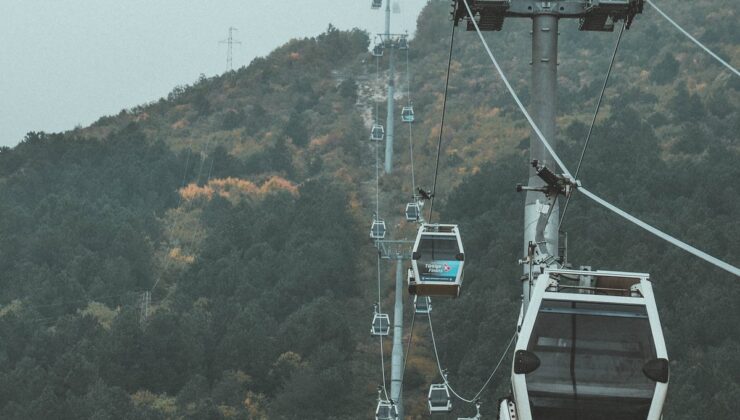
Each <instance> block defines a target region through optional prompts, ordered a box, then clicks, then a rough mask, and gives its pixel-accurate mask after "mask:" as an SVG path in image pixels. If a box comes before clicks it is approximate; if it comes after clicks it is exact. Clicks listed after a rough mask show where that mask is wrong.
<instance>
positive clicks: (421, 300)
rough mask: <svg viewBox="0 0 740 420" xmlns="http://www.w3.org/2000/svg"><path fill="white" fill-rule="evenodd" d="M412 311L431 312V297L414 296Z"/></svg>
mask: <svg viewBox="0 0 740 420" xmlns="http://www.w3.org/2000/svg"><path fill="white" fill-rule="evenodd" d="M414 312H416V313H417V314H428V313H429V312H432V298H430V297H429V296H419V295H416V296H414Z"/></svg>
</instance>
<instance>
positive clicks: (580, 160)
mask: <svg viewBox="0 0 740 420" xmlns="http://www.w3.org/2000/svg"><path fill="white" fill-rule="evenodd" d="M626 26H627V21H623V22H622V28H621V29H620V30H619V35H618V36H617V42H616V44H615V45H614V53H613V54H612V59H611V61H609V68H608V69H607V70H606V77H604V85H603V86H602V87H601V93H600V94H599V100H598V101H597V102H596V110H594V116H593V118H592V119H591V125H590V126H589V127H588V133H587V134H586V141H585V142H584V144H583V150H581V157H580V158H578V165H576V174H575V175H574V176H573V178H575V179H578V173H579V172H580V171H581V163H583V156H584V155H585V154H586V148H588V143H589V141H590V140H591V133H592V132H593V130H594V125H596V116H597V115H599V109H600V108H601V101H602V100H603V99H604V92H605V91H606V85H607V83H608V82H609V75H610V74H611V73H612V67H614V59H615V58H616V57H617V51H618V50H619V43H620V41H621V40H622V34H624V28H625V27H626ZM572 191H573V190H571V193H570V194H568V195H567V196H566V198H565V205H564V206H563V213H562V214H561V215H560V221H559V222H558V230H560V226H562V225H563V220H565V212H567V211H568V203H570V198H571V197H572V196H573V193H572Z"/></svg>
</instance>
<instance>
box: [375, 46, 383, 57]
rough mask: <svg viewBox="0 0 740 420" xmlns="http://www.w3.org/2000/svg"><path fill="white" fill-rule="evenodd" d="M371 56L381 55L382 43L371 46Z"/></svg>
mask: <svg viewBox="0 0 740 420" xmlns="http://www.w3.org/2000/svg"><path fill="white" fill-rule="evenodd" d="M373 56H374V57H382V56H383V44H375V46H374V47H373Z"/></svg>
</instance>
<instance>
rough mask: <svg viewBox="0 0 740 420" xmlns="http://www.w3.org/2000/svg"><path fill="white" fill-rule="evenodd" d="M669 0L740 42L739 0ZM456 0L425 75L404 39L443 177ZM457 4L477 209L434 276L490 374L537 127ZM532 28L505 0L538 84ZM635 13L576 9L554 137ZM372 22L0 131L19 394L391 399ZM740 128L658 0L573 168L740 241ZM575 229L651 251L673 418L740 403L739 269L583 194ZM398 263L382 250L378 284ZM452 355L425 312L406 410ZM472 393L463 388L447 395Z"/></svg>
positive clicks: (398, 205)
mask: <svg viewBox="0 0 740 420" xmlns="http://www.w3.org/2000/svg"><path fill="white" fill-rule="evenodd" d="M664 2H665V3H666V4H671V5H673V6H675V7H673V8H672V15H673V16H674V17H675V18H676V19H677V20H680V21H681V22H682V23H684V24H685V25H686V26H687V28H688V29H689V30H691V31H692V33H694V34H696V35H697V36H699V37H700V38H701V39H702V40H703V41H705V42H707V43H708V45H709V46H710V47H711V48H712V49H714V50H716V51H718V52H719V53H721V54H722V55H723V56H724V57H727V58H728V59H729V61H731V62H733V63H736V64H737V63H740V50H739V49H738V45H737V42H736V40H737V39H740V29H739V28H738V27H737V25H736V21H737V16H736V12H735V11H734V10H735V9H734V3H733V2H731V1H729V0H721V1H712V2H710V1H705V0H703V1H697V2H692V3H691V4H686V3H682V2H675V1H674V2H670V1H668V0H666V1H664ZM448 11H449V3H448V2H447V1H438V2H430V4H429V5H427V7H425V9H424V10H423V11H422V14H421V16H420V18H419V27H418V29H417V32H416V36H415V38H414V39H412V40H411V42H410V50H409V55H408V63H409V70H410V73H409V76H410V82H411V83H410V86H407V84H406V80H407V79H406V76H407V75H406V73H405V70H406V68H405V61H406V56H405V53H403V55H402V56H401V57H399V58H400V60H399V63H400V64H399V65H398V70H399V72H400V74H399V75H398V78H397V80H396V83H397V86H398V91H399V92H401V93H399V95H398V98H397V99H398V103H399V110H400V105H401V104H404V103H406V101H407V99H408V98H406V96H405V92H406V91H407V88H408V91H409V92H410V95H411V98H410V100H412V101H413V103H414V107H415V111H416V116H417V122H416V123H414V124H413V127H412V134H413V140H414V147H415V154H414V159H415V166H416V169H417V172H416V180H417V183H418V184H419V185H421V186H425V187H427V188H428V187H431V183H432V175H433V170H434V167H433V162H434V159H435V157H436V140H437V137H438V135H439V119H440V116H441V109H442V101H443V98H442V92H443V88H444V80H445V71H446V65H447V53H448V46H449V34H450V22H449V19H448V18H449V15H448ZM459 30H460V32H458V33H457V34H456V40H455V48H454V50H453V59H452V63H451V75H450V86H449V96H448V102H447V117H446V123H445V131H444V136H443V139H444V143H443V146H444V147H443V155H442V159H441V164H440V165H441V166H440V175H439V177H440V178H439V180H440V182H439V185H438V188H437V193H438V197H439V203H441V204H439V206H438V207H439V209H440V215H439V220H444V221H449V222H455V223H459V224H460V226H461V230H462V233H463V240H464V242H465V249H466V262H467V264H466V271H467V274H466V276H465V284H464V286H463V292H462V295H461V297H460V298H459V299H456V300H454V301H443V300H442V299H438V300H435V302H434V311H433V317H434V320H435V333H436V338H437V342H438V344H439V350H440V359H441V362H442V364H443V366H444V367H445V368H447V369H449V372H450V381H451V382H452V383H453V384H454V385H455V386H456V388H458V390H459V391H460V392H462V393H463V394H465V395H471V394H474V393H475V392H476V391H477V389H478V387H479V386H480V384H481V383H483V381H484V380H485V379H486V378H487V376H488V374H489V373H490V371H491V369H492V368H493V366H494V365H495V363H496V361H497V359H498V357H499V354H500V352H501V351H502V350H503V349H504V348H505V347H506V344H507V343H508V340H509V338H510V337H511V334H512V333H513V330H514V325H515V321H516V316H517V315H518V309H519V294H520V292H521V290H520V289H519V287H520V284H519V273H520V270H521V268H520V267H519V266H517V265H516V261H517V260H518V259H519V258H521V255H520V253H521V226H522V202H523V197H522V196H519V195H517V194H516V193H515V192H514V186H515V184H517V183H520V182H524V181H525V180H526V176H527V159H528V152H527V147H528V143H529V139H528V136H529V130H528V128H527V125H526V121H525V120H524V119H523V117H522V116H521V114H520V113H519V111H518V110H517V109H516V107H515V106H514V105H513V102H512V101H511V99H510V97H509V96H508V95H507V94H506V92H505V88H504V86H503V84H502V83H501V81H500V80H499V79H498V77H497V76H496V75H495V74H494V71H493V69H492V67H491V65H490V62H489V61H488V58H487V57H486V56H485V55H484V51H483V49H482V47H481V45H480V43H479V41H478V39H477V38H476V37H475V35H474V34H471V33H464V32H462V28H460V29H459ZM528 30H529V27H528V23H527V22H524V21H520V22H516V21H515V20H513V19H512V20H507V22H506V24H505V26H504V31H502V32H499V33H491V34H487V35H486V37H487V39H488V40H489V42H490V43H491V46H492V48H493V50H494V53H495V54H496V55H497V58H498V59H499V60H500V61H501V62H502V64H503V66H504V71H506V72H507V74H508V75H509V76H510V78H511V81H512V83H513V84H514V87H515V89H517V91H518V92H519V93H520V96H521V97H522V99H523V100H524V102H525V103H529V98H530V96H531V93H530V92H529V90H528V84H529V83H528V82H529V66H528V62H529V53H528V52H527V53H526V54H524V53H522V51H529V42H530V39H529V37H528ZM615 37H616V33H595V34H594V33H588V34H584V33H581V32H578V31H577V29H576V23H575V22H563V24H562V26H561V39H560V43H561V46H560V59H559V61H560V66H559V72H560V73H559V74H560V84H559V86H560V90H559V93H560V98H559V105H560V111H559V116H558V124H559V135H558V139H557V141H558V144H559V145H558V147H559V150H560V151H561V153H562V156H563V157H564V159H565V162H566V163H567V164H569V165H574V164H575V162H576V161H577V159H578V156H579V154H580V151H581V147H582V142H583V139H584V137H585V134H586V131H587V128H588V125H587V124H588V123H589V122H590V116H591V113H592V112H593V109H594V106H595V102H596V98H597V96H598V93H599V90H600V88H601V84H602V83H603V75H604V73H605V71H606V67H607V65H608V60H609V58H610V57H611V51H612V47H613V43H614V41H615V39H616V38H615ZM368 46H369V37H368V34H366V33H363V32H361V31H357V30H355V31H339V30H337V29H335V28H333V27H329V29H328V30H327V31H326V32H325V33H323V34H321V35H319V36H317V37H315V38H308V39H301V40H293V41H291V42H289V43H287V44H286V45H284V46H282V47H280V48H278V49H277V50H275V51H273V52H272V53H271V54H270V55H268V56H266V57H264V58H258V59H255V60H254V61H253V62H252V63H251V64H250V65H249V66H247V67H243V68H240V69H238V70H236V71H232V72H228V73H226V74H223V75H221V76H218V77H212V78H206V77H202V78H200V79H199V80H198V81H196V82H194V83H193V84H192V85H189V86H182V87H177V88H175V89H174V90H173V91H172V93H171V94H170V95H168V97H167V98H162V99H161V100H159V101H156V102H153V103H149V104H143V105H141V106H139V107H136V108H134V109H130V110H123V111H121V113H120V114H119V115H116V116H107V117H103V118H101V119H100V120H98V121H97V122H96V123H94V124H93V125H92V126H90V127H84V128H78V129H75V130H72V131H69V132H66V133H60V134H45V133H29V134H28V135H27V137H26V138H25V139H24V140H23V141H22V142H21V143H20V144H19V145H18V146H16V147H14V148H12V149H8V148H5V149H0V197H2V199H1V200H0V286H2V287H0V418H3V419H48V418H54V419H77V418H96V419H106V418H111V419H117V418H131V419H165V418H166V419H169V418H193V419H211V418H213V419H220V418H239V419H242V418H254V419H264V418H277V419H283V418H284V419H315V418H316V419H317V418H321V419H327V418H329V419H349V418H370V417H371V416H372V410H373V409H374V407H375V398H376V395H377V394H376V388H377V386H378V385H379V384H380V383H381V381H382V377H381V371H380V355H379V345H378V342H377V340H376V339H371V338H370V337H368V330H369V323H370V319H371V315H372V306H371V305H372V302H373V301H374V299H376V298H375V297H373V296H377V288H376V287H377V284H376V283H375V279H376V277H375V276H376V272H375V269H376V265H375V264H376V261H375V259H376V253H375V250H374V248H372V246H371V245H370V243H369V242H368V240H367V231H368V228H369V221H370V218H371V216H372V212H373V211H374V208H375V195H374V187H375V179H374V175H375V167H374V165H375V154H374V149H373V148H372V145H371V144H369V141H368V135H369V124H370V123H371V122H372V119H373V116H372V113H373V111H374V104H375V102H376V101H381V102H382V101H383V99H384V92H383V89H382V82H383V80H384V77H386V74H385V73H384V72H383V73H381V74H380V75H376V73H375V71H376V63H375V59H374V58H373V57H372V56H370V54H369V53H368ZM386 60H387V57H386V58H383V61H381V62H380V68H381V69H382V68H384V67H386V64H387V61H386ZM383 108H384V107H383V106H381V111H380V113H381V115H380V116H379V117H380V119H381V120H383V121H384V120H385V115H384V111H383ZM738 132H740V78H737V77H734V76H732V75H730V74H729V73H728V72H726V71H724V70H723V68H721V67H720V66H719V65H717V64H716V63H715V62H714V61H712V59H711V58H709V57H707V56H706V55H704V54H703V52H701V51H700V50H699V49H697V48H696V47H695V46H694V45H693V44H691V43H690V42H689V41H687V40H686V39H685V38H683V37H682V36H681V35H680V34H678V33H676V32H675V30H674V29H673V28H672V27H670V26H669V25H668V24H667V23H666V22H665V21H662V20H660V18H659V16H658V15H657V14H656V13H655V12H654V11H653V10H651V9H649V8H646V10H645V13H644V14H643V15H641V16H638V18H637V19H636V20H635V23H634V24H633V27H632V29H630V30H629V31H627V32H626V33H625V35H624V39H623V41H622V45H621V46H620V50H619V53H618V55H617V60H616V64H615V68H614V72H613V74H612V78H611V79H610V82H609V88H608V89H607V91H606V96H605V99H604V105H603V108H602V112H601V113H600V116H599V118H598V120H597V125H596V127H595V129H594V134H593V138H592V144H591V146H590V148H589V150H588V153H587V154H586V157H585V161H584V167H583V170H582V172H581V176H580V178H582V180H583V182H584V185H586V186H588V187H589V188H590V189H591V190H593V191H596V192H598V193H599V194H601V195H603V196H604V197H605V198H607V199H608V200H610V201H612V202H614V203H615V204H617V205H618V206H620V207H622V208H625V209H627V210H628V211H630V212H632V213H634V214H635V215H638V216H639V217H641V218H643V219H644V220H646V221H648V222H650V223H652V224H654V225H656V226H658V227H660V228H661V229H664V230H666V231H667V232H669V233H671V234H673V235H675V236H677V237H679V238H681V239H684V240H686V241H687V242H689V243H691V244H694V245H696V246H698V247H699V248H701V249H704V250H706V251H707V252H709V253H710V254H712V255H715V256H717V257H720V258H723V259H726V260H727V261H729V262H731V263H733V264H734V265H738V264H740V260H738V257H737V251H738V250H740V239H738V238H740V219H739V218H738V214H739V213H740V212H739V211H740V198H738V197H740V194H739V193H740V191H738V189H739V188H740V187H738V185H737V182H736V180H737V179H738V178H740V169H738V165H737V162H738V158H740V143H739V142H738V137H737V133H738ZM408 136H409V131H408V128H407V127H406V126H405V125H404V126H402V125H401V124H400V123H399V124H397V133H396V144H395V152H396V156H395V160H396V163H395V165H394V173H393V174H391V175H385V176H382V177H381V179H380V187H381V193H380V194H381V200H380V207H381V215H382V216H384V217H386V220H388V221H389V222H390V223H389V228H390V232H389V234H390V235H391V236H392V237H394V238H403V237H411V235H412V234H413V232H414V227H413V226H411V225H409V224H406V223H405V222H400V215H401V212H402V210H403V206H404V204H405V202H406V201H407V200H408V199H409V196H410V194H411V186H410V160H409V156H408V140H409V137H408ZM564 229H565V230H567V231H568V235H569V260H570V262H571V263H573V264H574V265H576V266H578V265H591V266H593V267H594V268H598V269H613V270H625V271H643V272H650V273H651V275H652V277H653V279H654V281H655V292H656V296H657V299H658V302H659V308H660V316H661V320H662V322H663V328H664V332H665V334H666V340H667V345H668V350H669V355H670V357H671V360H672V362H671V363H672V364H671V369H672V370H671V373H672V377H671V385H670V388H669V402H668V408H667V411H666V414H665V418H666V419H696V418H713V419H731V418H734V417H735V416H736V413H737V412H740V405H738V404H740V403H739V402H738V401H739V400H738V399H737V395H740V380H739V379H738V378H740V362H739V361H738V358H737V355H738V354H739V353H740V327H738V325H740V317H739V315H738V310H737V302H738V301H740V284H739V283H738V279H737V278H733V277H732V276H731V275H729V274H727V273H725V272H723V271H721V270H718V269H715V268H713V267H712V266H709V265H708V264H705V263H703V262H702V261H700V260H698V259H695V258H694V257H692V256H690V255H688V254H686V253H684V252H683V251H680V250H678V249H676V248H673V247H671V246H669V245H667V244H665V243H663V242H661V241H659V240H657V239H655V238H653V237H652V236H649V235H648V234H647V233H644V232H642V231H640V230H638V229H637V228H635V227H633V226H631V225H628V224H627V223H626V222H623V221H622V220H621V219H617V218H616V217H615V216H613V215H611V214H608V213H606V212H605V211H603V210H602V209H601V208H598V207H596V206H595V205H593V204H591V203H590V202H588V201H587V200H584V199H583V198H582V197H578V196H576V197H575V198H574V199H573V201H572V202H571V204H570V209H569V210H568V215H567V217H566V219H565V222H564ZM393 269H394V267H392V266H390V265H386V263H383V266H382V277H383V286H382V295H383V299H384V300H383V305H384V307H385V308H389V307H390V304H391V301H392V289H391V283H392V282H391V281H390V279H391V278H392V275H393ZM147 291H151V302H150V304H149V305H148V306H146V305H143V302H144V301H145V300H146V298H145V296H146V293H145V292H147ZM145 307H148V310H146V311H143V310H142V308H145ZM407 321H408V318H407ZM417 321H418V320H417ZM408 327H409V326H408V322H407V326H406V331H407V332H408V330H409V328H408ZM406 338H407V337H406ZM387 341H388V340H387ZM385 344H386V348H385V350H386V356H388V357H387V358H386V362H388V359H389V358H390V357H389V356H390V352H389V351H390V347H389V343H387V342H386V343H385ZM434 363H435V362H434V359H433V356H432V353H431V344H430V339H429V334H428V330H427V328H426V326H425V325H424V323H423V322H418V323H417V324H416V326H415V327H414V337H413V341H412V346H411V353H410V356H409V359H408V366H407V369H406V374H405V377H404V381H405V383H404V395H405V398H406V413H407V415H408V416H409V417H410V418H422V417H424V416H425V415H426V414H425V413H426V411H425V406H426V401H425V399H426V390H427V389H428V385H429V383H432V382H438V381H439V377H438V375H437V373H436V366H435V364H434ZM507 363H509V362H508V361H506V362H504V368H502V370H501V371H500V372H499V373H497V374H496V376H495V377H494V381H493V385H492V386H491V387H490V389H489V390H487V391H486V392H485V393H484V394H483V400H484V406H483V414H484V415H485V416H486V417H487V418H490V417H492V416H494V415H495V414H494V413H495V409H494V406H495V402H496V400H497V398H499V397H501V396H503V395H506V394H508V392H509V391H508V384H507V379H508V372H509V369H508V367H507ZM387 367H388V368H389V364H387ZM387 370H388V371H389V369H387ZM472 412H473V409H472V408H471V407H469V406H466V405H464V404H463V403H460V402H457V401H456V402H455V408H454V412H453V413H452V415H453V416H454V417H453V418H456V417H457V416H470V415H472Z"/></svg>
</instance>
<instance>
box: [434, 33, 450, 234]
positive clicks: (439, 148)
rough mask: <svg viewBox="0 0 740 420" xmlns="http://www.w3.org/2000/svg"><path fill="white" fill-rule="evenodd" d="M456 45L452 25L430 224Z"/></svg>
mask: <svg viewBox="0 0 740 420" xmlns="http://www.w3.org/2000/svg"><path fill="white" fill-rule="evenodd" d="M454 45H455V23H454V21H453V23H452V34H451V35H450V53H449V56H448V58H447V76H446V78H445V91H444V96H443V97H442V120H441V122H440V124H439V140H438V142H437V162H436V163H435V164H434V183H433V184H432V194H431V196H430V200H429V222H428V223H432V214H433V212H434V197H435V196H436V195H437V175H438V173H439V155H440V153H441V152H442V133H443V132H444V128H445V113H446V111H447V89H448V87H449V85H450V66H451V65H452V47H453V46H454Z"/></svg>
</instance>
